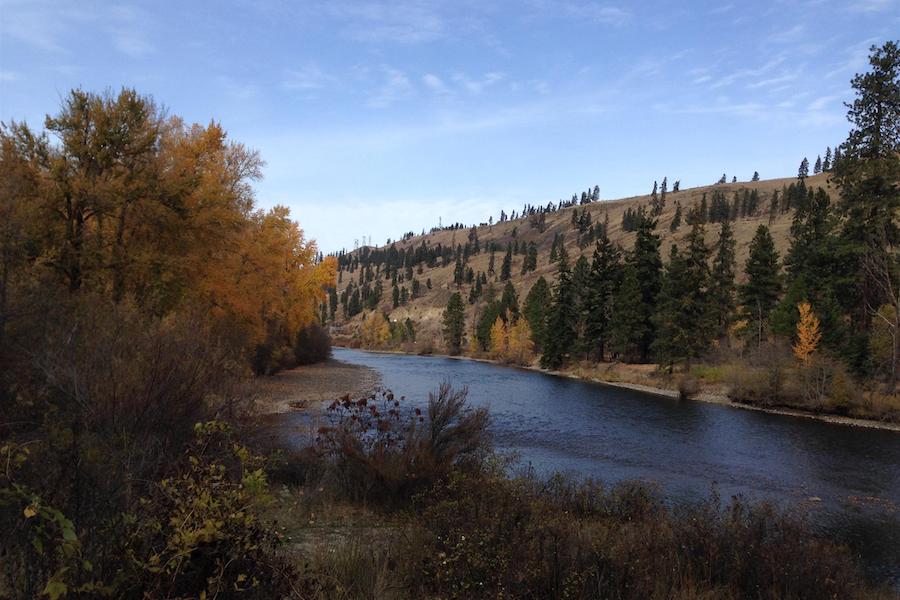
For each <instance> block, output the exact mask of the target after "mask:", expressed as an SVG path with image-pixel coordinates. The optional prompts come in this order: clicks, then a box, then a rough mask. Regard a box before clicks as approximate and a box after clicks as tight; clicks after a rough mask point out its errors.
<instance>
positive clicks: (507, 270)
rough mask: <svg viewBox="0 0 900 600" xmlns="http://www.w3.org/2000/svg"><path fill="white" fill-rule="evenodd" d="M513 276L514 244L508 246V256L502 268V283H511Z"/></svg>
mask: <svg viewBox="0 0 900 600" xmlns="http://www.w3.org/2000/svg"><path fill="white" fill-rule="evenodd" d="M511 276H512V244H507V245H506V256H504V257H503V264H502V265H501V266H500V281H509V278H510V277H511Z"/></svg>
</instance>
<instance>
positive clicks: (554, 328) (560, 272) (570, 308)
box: [541, 248, 575, 369]
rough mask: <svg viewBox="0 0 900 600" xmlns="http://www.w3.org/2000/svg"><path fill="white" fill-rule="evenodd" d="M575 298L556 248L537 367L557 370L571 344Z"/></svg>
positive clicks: (566, 267) (564, 258) (563, 252)
mask: <svg viewBox="0 0 900 600" xmlns="http://www.w3.org/2000/svg"><path fill="white" fill-rule="evenodd" d="M574 313H575V294H574V290H573V289H572V274H571V272H570V271H569V260H568V255H567V253H566V249H565V248H560V250H559V259H558V261H557V280H556V288H555V289H554V292H553V306H552V308H551V309H550V314H549V315H548V319H547V335H546V339H545V341H544V354H543V355H542V356H541V367H543V368H545V369H558V368H559V367H561V366H562V365H563V363H565V361H566V357H567V355H568V353H569V351H570V350H571V348H572V344H573V343H574V342H575V327H574V323H575V314H574Z"/></svg>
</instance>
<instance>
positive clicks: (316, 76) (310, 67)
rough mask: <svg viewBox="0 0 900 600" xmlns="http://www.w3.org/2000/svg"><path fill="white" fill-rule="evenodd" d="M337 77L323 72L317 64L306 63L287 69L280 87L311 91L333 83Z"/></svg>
mask: <svg viewBox="0 0 900 600" xmlns="http://www.w3.org/2000/svg"><path fill="white" fill-rule="evenodd" d="M336 81H337V78H336V77H334V76H333V75H330V74H327V73H325V72H324V71H323V70H322V69H321V68H319V66H318V65H315V64H313V63H307V64H305V65H302V66H300V67H297V68H294V69H287V71H286V72H285V77H284V80H283V81H282V82H281V87H282V88H284V89H286V90H299V91H307V92H308V91H313V90H319V89H322V88H324V87H325V86H327V85H329V84H332V83H335V82H336Z"/></svg>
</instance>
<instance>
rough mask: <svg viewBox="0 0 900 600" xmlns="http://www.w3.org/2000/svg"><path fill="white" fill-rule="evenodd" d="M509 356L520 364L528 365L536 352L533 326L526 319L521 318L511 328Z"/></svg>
mask: <svg viewBox="0 0 900 600" xmlns="http://www.w3.org/2000/svg"><path fill="white" fill-rule="evenodd" d="M508 340H509V342H508V349H507V357H508V359H509V360H511V361H512V362H514V363H516V364H518V365H527V364H529V363H530V362H531V360H532V358H533V354H534V342H533V341H532V340H531V327H530V326H529V325H528V321H527V320H526V319H523V318H520V319H519V320H518V321H516V323H515V324H514V325H513V326H511V327H510V328H509V335H508Z"/></svg>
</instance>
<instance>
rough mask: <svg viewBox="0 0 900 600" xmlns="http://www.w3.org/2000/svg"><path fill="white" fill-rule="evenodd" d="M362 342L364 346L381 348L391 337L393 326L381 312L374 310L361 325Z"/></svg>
mask: <svg viewBox="0 0 900 600" xmlns="http://www.w3.org/2000/svg"><path fill="white" fill-rule="evenodd" d="M359 337H360V343H361V344H362V346H363V347H364V348H381V347H382V346H384V345H385V344H386V343H387V342H388V340H390V339H391V326H390V324H389V323H388V320H387V318H386V317H385V316H384V315H383V314H382V313H380V312H377V311H375V312H372V313H371V314H369V315H368V316H366V317H365V318H364V319H363V322H362V324H361V325H360V326H359Z"/></svg>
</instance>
